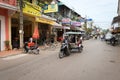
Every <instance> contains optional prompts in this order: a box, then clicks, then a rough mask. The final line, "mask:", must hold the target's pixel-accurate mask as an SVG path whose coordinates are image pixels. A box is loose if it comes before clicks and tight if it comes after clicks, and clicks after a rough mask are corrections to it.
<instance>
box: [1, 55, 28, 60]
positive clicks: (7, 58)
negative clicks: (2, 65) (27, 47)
mask: <svg viewBox="0 0 120 80" xmlns="http://www.w3.org/2000/svg"><path fill="white" fill-rule="evenodd" d="M26 55H28V54H18V55H14V56H8V57H5V58H2V59H3V60H12V59H17V58H21V57H24V56H26Z"/></svg>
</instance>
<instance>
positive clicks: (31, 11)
mask: <svg viewBox="0 0 120 80" xmlns="http://www.w3.org/2000/svg"><path fill="white" fill-rule="evenodd" d="M24 3H25V4H24V7H23V13H25V14H28V15H31V16H40V15H41V11H42V10H41V7H39V6H37V5H34V4H31V3H29V2H24Z"/></svg>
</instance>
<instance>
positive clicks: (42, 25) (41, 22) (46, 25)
mask: <svg viewBox="0 0 120 80" xmlns="http://www.w3.org/2000/svg"><path fill="white" fill-rule="evenodd" d="M35 21H36V22H37V23H38V28H39V34H40V38H39V44H40V45H43V44H44V42H45V41H49V40H50V38H51V34H52V28H53V24H54V20H52V19H50V18H45V17H36V20H35Z"/></svg>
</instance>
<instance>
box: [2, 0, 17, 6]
mask: <svg viewBox="0 0 120 80" xmlns="http://www.w3.org/2000/svg"><path fill="white" fill-rule="evenodd" d="M0 3H4V4H9V5H12V6H16V0H0Z"/></svg>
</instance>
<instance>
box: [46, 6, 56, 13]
mask: <svg viewBox="0 0 120 80" xmlns="http://www.w3.org/2000/svg"><path fill="white" fill-rule="evenodd" d="M51 12H58V5H57V4H51V5H48V9H47V10H44V13H51Z"/></svg>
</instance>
